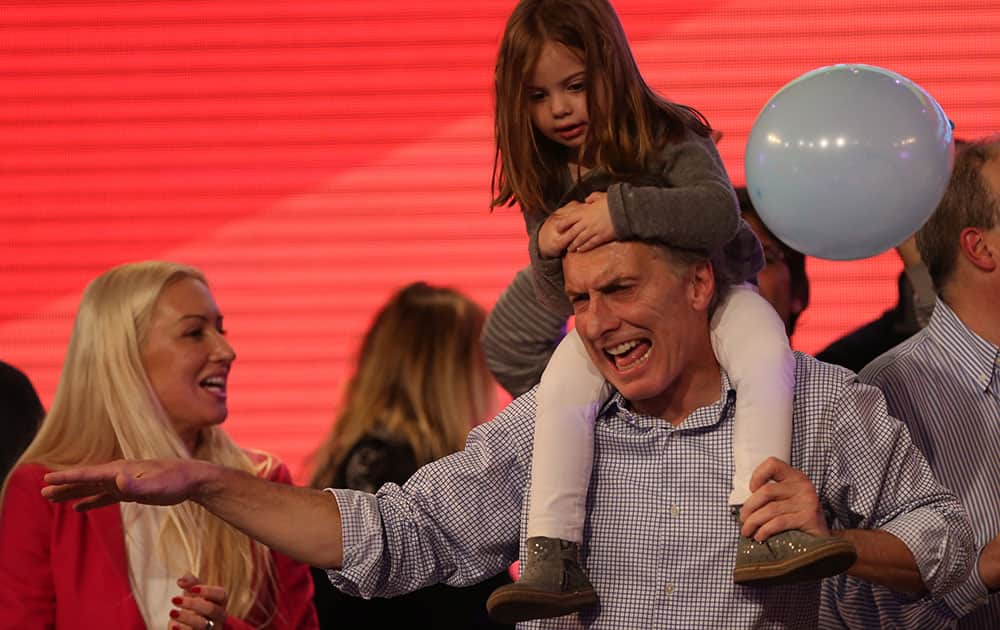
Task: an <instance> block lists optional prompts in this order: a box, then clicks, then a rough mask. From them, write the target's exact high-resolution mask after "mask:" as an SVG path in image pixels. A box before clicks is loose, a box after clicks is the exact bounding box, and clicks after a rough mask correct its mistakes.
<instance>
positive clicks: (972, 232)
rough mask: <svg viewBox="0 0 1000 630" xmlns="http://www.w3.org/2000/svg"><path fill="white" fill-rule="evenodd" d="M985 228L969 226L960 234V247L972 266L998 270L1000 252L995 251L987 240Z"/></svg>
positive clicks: (983, 269) (980, 268) (984, 269)
mask: <svg viewBox="0 0 1000 630" xmlns="http://www.w3.org/2000/svg"><path fill="white" fill-rule="evenodd" d="M984 232H985V230H982V229H980V228H974V227H967V228H965V229H964V230H962V233H961V234H959V236H958V248H959V250H960V251H961V252H962V256H963V257H964V258H965V259H966V260H968V261H969V262H970V263H971V264H972V266H974V267H975V268H977V269H979V270H981V271H996V269H997V263H998V261H1000V252H998V251H995V250H994V249H993V248H992V247H991V246H990V244H989V242H988V241H987V240H986V238H985V235H984Z"/></svg>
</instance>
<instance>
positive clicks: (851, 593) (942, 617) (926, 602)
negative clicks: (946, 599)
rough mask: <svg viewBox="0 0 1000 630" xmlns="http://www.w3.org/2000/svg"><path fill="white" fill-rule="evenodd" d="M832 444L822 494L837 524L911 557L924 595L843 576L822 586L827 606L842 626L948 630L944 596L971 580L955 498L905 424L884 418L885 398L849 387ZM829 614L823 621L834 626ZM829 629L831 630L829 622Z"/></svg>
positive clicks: (969, 544) (971, 555)
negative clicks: (872, 533)
mask: <svg viewBox="0 0 1000 630" xmlns="http://www.w3.org/2000/svg"><path fill="white" fill-rule="evenodd" d="M834 412H835V415H834V418H835V428H834V435H833V440H834V445H835V447H834V448H833V449H832V451H831V453H832V456H831V460H830V463H829V466H828V469H827V470H828V474H827V478H826V479H825V488H824V492H823V494H824V495H825V496H826V497H829V499H830V502H831V505H832V506H833V507H832V509H833V512H834V515H835V517H836V523H835V524H836V525H837V526H839V527H843V528H849V529H855V528H857V529H880V530H883V531H886V532H888V533H890V534H892V535H894V536H896V537H897V538H899V539H900V540H901V541H902V542H903V543H904V544H905V545H906V546H907V547H908V548H909V550H910V551H911V553H912V554H913V557H914V560H915V561H916V565H917V568H918V569H919V571H920V575H921V577H922V578H923V582H924V585H925V586H926V588H927V591H928V592H927V593H926V594H925V595H923V596H915V595H913V594H906V593H895V592H893V591H891V590H889V589H888V588H885V587H882V586H879V585H876V584H871V583H868V582H865V581H863V580H859V579H857V578H854V577H851V576H847V575H841V576H838V577H836V578H829V579H828V580H827V581H826V583H825V584H824V595H823V597H824V608H831V607H832V609H835V611H836V612H835V613H832V614H834V616H836V617H837V618H838V619H839V621H838V624H837V625H843V626H845V627H871V626H870V625H867V624H871V623H875V624H876V626H875V627H879V625H880V624H886V623H889V624H896V625H893V626H892V627H897V626H900V627H913V628H916V627H920V628H934V627H949V626H950V625H951V624H952V623H953V622H954V615H953V613H952V612H951V610H950V609H949V607H948V606H947V605H945V604H944V603H943V600H942V597H943V596H945V594H946V593H949V592H952V591H954V590H955V589H957V588H959V587H960V586H961V585H962V584H963V583H965V582H966V580H967V579H968V575H969V572H970V570H971V569H972V567H973V565H974V564H975V560H976V549H975V544H974V538H973V534H972V527H971V525H970V524H969V520H968V517H967V516H966V514H965V511H964V509H963V508H962V506H961V504H960V503H959V501H958V499H957V498H956V497H955V495H954V494H953V493H952V492H951V491H949V490H947V489H946V488H944V487H943V486H941V485H940V484H938V483H937V482H936V481H935V479H934V477H933V475H932V473H931V470H930V467H929V466H928V464H927V461H926V460H925V459H924V457H923V455H922V454H921V453H920V451H919V450H918V449H917V447H916V446H915V445H914V444H913V442H912V440H911V439H910V434H909V431H908V430H907V428H906V426H905V425H904V424H903V423H901V422H899V421H897V420H896V419H895V418H892V417H891V416H889V414H888V410H887V408H886V404H885V398H884V397H883V395H882V393H881V392H880V391H879V390H878V389H876V388H874V387H872V386H869V385H862V384H860V383H856V382H854V383H849V384H847V386H846V387H845V389H844V391H843V395H842V396H840V398H839V400H838V402H837V405H836V408H835V410H834ZM830 615H831V612H830V610H826V611H824V616H823V617H821V620H825V621H827V622H829V621H831V620H830V618H829V616H830ZM831 627H834V626H833V624H832V623H831Z"/></svg>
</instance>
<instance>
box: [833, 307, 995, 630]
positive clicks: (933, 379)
mask: <svg viewBox="0 0 1000 630" xmlns="http://www.w3.org/2000/svg"><path fill="white" fill-rule="evenodd" d="M998 360H1000V349H998V348H997V346H995V345H994V344H992V343H990V342H988V341H986V340H985V339H983V338H982V337H980V336H979V335H977V334H975V333H974V332H972V331H971V330H969V329H968V327H966V326H965V324H963V323H962V320H960V319H959V318H958V316H957V315H955V312H954V311H953V310H952V309H951V308H950V307H949V306H948V305H947V304H945V303H944V301H943V300H938V302H937V306H935V309H934V314H933V315H932V316H931V320H930V323H929V324H928V326H927V328H925V329H923V330H922V331H920V332H919V333H917V334H916V335H914V336H913V337H911V338H910V339H908V340H906V341H904V342H903V343H901V344H900V345H898V346H896V347H895V348H893V349H892V350H889V351H888V352H886V353H885V354H883V355H882V356H880V357H878V358H877V359H875V360H874V361H872V362H871V363H870V364H869V365H868V366H867V367H866V368H865V369H864V370H862V372H861V376H860V378H861V380H862V381H864V382H866V383H871V384H873V385H876V386H878V387H880V388H881V389H882V391H883V392H884V393H885V397H886V400H887V402H888V404H889V412H890V413H891V414H892V415H894V416H896V417H897V418H899V419H900V420H902V421H903V422H905V423H906V424H907V425H908V427H909V429H910V434H911V435H912V436H913V441H914V443H915V444H916V445H917V447H919V448H920V450H921V451H923V453H924V455H925V456H926V457H927V460H928V462H929V463H930V466H931V469H932V470H933V471H934V475H935V476H936V477H937V479H938V481H940V482H941V483H943V484H944V485H945V486H947V487H949V488H951V489H953V490H954V491H955V493H956V494H957V495H958V497H959V499H960V500H961V501H962V503H963V504H964V506H965V509H966V511H967V512H968V513H969V515H970V518H971V520H972V529H973V532H974V535H975V541H976V547H977V549H979V550H981V549H982V548H983V547H984V546H985V545H986V543H988V542H989V541H990V540H991V539H993V537H995V536H996V535H997V534H1000V378H998V375H997V361H998ZM944 601H945V602H946V603H947V604H948V608H947V610H950V611H951V613H952V614H951V616H950V617H944V618H940V619H937V620H935V621H932V620H930V619H927V618H925V617H922V616H920V615H919V614H913V611H908V610H896V609H895V608H894V607H892V606H889V607H884V606H883V607H879V608H880V611H881V614H882V621H883V622H884V623H889V622H893V623H897V624H898V625H900V626H904V627H910V628H920V629H921V630H922V629H923V628H928V627H931V626H933V625H938V626H940V627H957V628H963V629H970V630H971V629H982V630H986V629H990V630H996V629H997V628H1000V596H996V595H994V596H991V597H988V594H987V592H986V588H985V587H984V586H983V583H982V580H981V579H980V577H979V572H978V571H976V570H973V571H971V572H970V574H969V578H968V580H967V581H966V583H965V584H963V585H962V586H961V587H960V588H959V589H957V590H956V591H955V592H954V593H951V594H950V595H948V596H946V597H945V598H944ZM984 604H987V605H985V606H984ZM841 606H842V607H843V602H842V603H841ZM860 608H866V607H860ZM873 610H874V608H872V607H867V614H868V616H869V617H870V614H871V613H872V611H873ZM970 611H971V612H970ZM860 612H861V614H862V615H864V614H866V613H865V611H860ZM851 614H858V612H852V613H851ZM962 615H965V616H964V617H961V619H960V620H959V621H958V622H957V623H956V622H955V621H954V620H955V618H956V617H959V616H962Z"/></svg>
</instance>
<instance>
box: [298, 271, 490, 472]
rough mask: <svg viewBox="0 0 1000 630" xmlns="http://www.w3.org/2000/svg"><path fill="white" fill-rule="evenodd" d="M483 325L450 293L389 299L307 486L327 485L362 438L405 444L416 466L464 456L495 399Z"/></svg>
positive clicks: (477, 311) (417, 292)
mask: <svg viewBox="0 0 1000 630" xmlns="http://www.w3.org/2000/svg"><path fill="white" fill-rule="evenodd" d="M485 319H486V315H485V313H484V312H483V309H482V308H480V307H479V306H478V305H477V304H476V303H475V302H473V301H472V300H470V299H468V298H467V297H465V296H464V295H462V294H461V293H458V292H457V291H454V290H452V289H448V288H441V287H433V286H430V285H428V284H425V283H423V282H416V283H413V284H410V285H407V286H406V287H403V288H402V289H401V290H399V291H398V292H397V293H396V294H395V295H393V297H392V298H391V299H390V300H389V302H388V303H387V304H386V305H385V306H384V307H383V308H382V310H381V311H380V312H379V313H378V315H376V316H375V320H374V321H373V322H372V325H371V327H370V328H369V329H368V332H367V333H366V334H365V337H364V341H363V343H362V344H361V349H360V352H359V354H358V359H357V368H356V370H355V372H354V375H353V376H352V377H351V378H350V380H349V381H348V383H347V388H346V390H345V392H344V398H343V403H342V405H341V409H340V412H339V414H338V416H337V419H336V422H335V423H334V425H333V429H332V430H331V431H330V434H329V435H328V436H327V438H326V439H325V440H324V442H323V444H322V446H320V448H319V450H318V451H317V452H316V454H315V455H314V456H313V462H314V471H315V472H314V473H313V477H312V481H311V485H312V486H313V487H317V488H325V487H329V486H332V485H333V484H334V478H335V477H336V474H337V471H338V470H339V469H340V465H341V463H342V462H343V461H344V458H345V457H346V456H347V455H348V453H349V452H350V450H351V449H352V448H353V447H354V445H355V444H356V443H357V442H358V441H359V440H360V439H361V438H362V437H363V436H365V435H366V434H387V435H392V436H395V437H399V438H401V439H403V440H405V442H406V443H408V444H409V445H410V447H411V448H412V449H413V453H414V455H415V456H416V459H417V463H418V464H420V465H422V464H425V463H428V462H431V461H434V460H435V459H438V458H441V457H444V456H445V455H449V454H451V453H454V452H456V451H459V450H461V449H462V448H463V446H464V445H465V438H466V436H467V435H468V433H469V429H470V428H471V427H472V425H473V423H475V422H477V421H479V420H482V419H483V418H484V417H485V415H486V414H487V413H489V412H490V411H492V405H493V400H494V395H495V385H494V383H493V381H492V376H491V375H490V372H489V370H488V369H487V367H486V360H485V357H484V356H483V352H482V349H481V346H480V344H479V335H480V333H481V332H482V329H483V322H484V321H485Z"/></svg>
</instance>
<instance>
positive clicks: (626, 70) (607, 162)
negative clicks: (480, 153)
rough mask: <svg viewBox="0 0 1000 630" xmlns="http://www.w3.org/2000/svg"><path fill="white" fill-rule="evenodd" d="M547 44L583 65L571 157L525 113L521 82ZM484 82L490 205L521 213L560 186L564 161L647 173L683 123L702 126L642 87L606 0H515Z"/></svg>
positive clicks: (703, 129) (696, 116) (536, 207)
mask: <svg viewBox="0 0 1000 630" xmlns="http://www.w3.org/2000/svg"><path fill="white" fill-rule="evenodd" d="M547 42H555V43H558V44H562V45H563V46H566V47H567V48H569V49H570V50H571V51H572V52H574V53H575V54H577V55H579V56H580V60H581V62H582V63H583V65H584V67H585V73H586V81H587V110H588V113H589V118H590V124H589V128H588V131H587V137H586V140H585V142H584V145H583V146H582V147H581V149H580V152H579V154H578V155H576V156H573V155H570V154H569V152H568V150H567V149H566V148H565V147H563V146H562V145H559V144H557V143H555V142H552V141H551V140H549V139H547V138H545V137H544V136H542V135H541V134H540V133H538V132H537V131H536V130H535V128H534V126H533V125H532V122H531V116H530V114H529V111H528V100H527V96H526V94H525V83H526V81H527V79H528V77H529V76H530V74H531V72H532V69H533V67H534V65H535V63H536V61H537V60H538V58H539V56H540V54H541V52H542V48H543V47H544V46H545V44H546V43H547ZM494 86H495V102H494V107H495V116H494V125H495V134H496V152H495V155H494V161H493V182H492V196H493V200H492V203H491V208H492V207H496V206H499V205H513V204H514V203H515V202H517V203H520V204H521V206H522V208H523V209H524V211H525V212H545V211H546V207H545V201H546V199H551V198H553V197H558V196H559V195H560V193H561V192H562V190H563V186H564V184H565V182H564V181H563V178H562V174H563V169H564V166H565V164H566V163H567V161H569V160H570V159H571V158H575V159H576V160H577V161H578V162H581V163H584V164H586V165H587V166H588V167H591V168H600V169H602V170H604V171H607V172H608V173H609V174H611V175H615V176H628V175H634V174H637V173H642V172H645V171H647V170H648V169H649V168H650V166H651V165H652V164H654V163H655V161H656V159H657V157H659V154H660V152H661V151H662V148H663V146H664V144H666V143H668V142H673V141H677V140H679V139H680V138H681V137H682V136H683V135H684V132H685V129H692V130H694V131H695V133H698V134H699V135H702V136H707V135H709V133H710V128H709V126H708V122H707V121H706V120H705V118H704V116H702V115H701V113H699V112H698V111H697V110H695V109H693V108H691V107H687V106H685V105H679V104H676V103H671V102H670V101H667V100H666V99H664V98H663V97H661V96H660V95H658V94H657V93H656V92H654V91H653V90H652V89H650V87H649V86H648V85H646V82H645V81H644V80H643V78H642V75H640V74H639V68H638V66H637V65H636V63H635V59H634V58H633V57H632V51H631V49H630V48H629V45H628V40H627V39H626V38H625V31H624V30H623V29H622V25H621V22H620V21H619V19H618V15H617V14H616V13H615V10H614V8H613V7H612V6H611V5H610V4H609V3H608V2H606V0H522V1H521V2H519V3H518V5H517V7H516V8H515V9H514V12H513V13H512V14H511V16H510V19H509V20H508V21H507V27H506V29H505V30H504V34H503V39H502V41H501V43H500V51H499V53H498V55H497V64H496V76H495V83H494Z"/></svg>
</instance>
